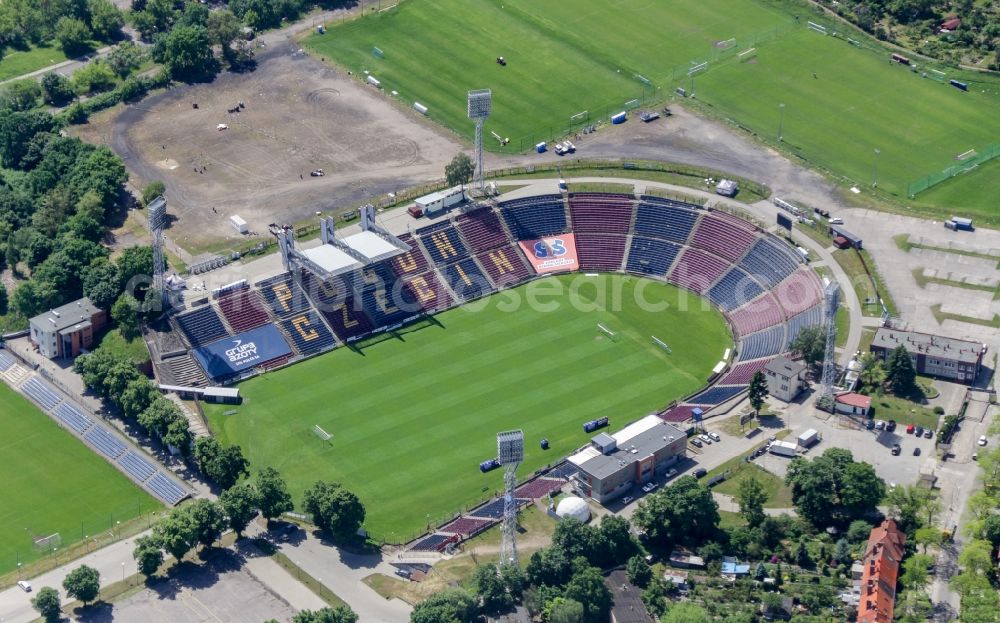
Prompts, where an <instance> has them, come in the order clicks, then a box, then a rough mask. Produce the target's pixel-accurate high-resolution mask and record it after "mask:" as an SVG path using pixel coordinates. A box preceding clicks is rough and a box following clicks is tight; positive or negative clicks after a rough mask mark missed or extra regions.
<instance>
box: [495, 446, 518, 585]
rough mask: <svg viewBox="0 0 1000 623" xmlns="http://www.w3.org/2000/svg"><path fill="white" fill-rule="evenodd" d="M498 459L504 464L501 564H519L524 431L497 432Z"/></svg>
mask: <svg viewBox="0 0 1000 623" xmlns="http://www.w3.org/2000/svg"><path fill="white" fill-rule="evenodd" d="M497 460H498V461H499V462H500V464H501V465H503V466H504V473H503V482H504V495H503V526H502V528H501V533H500V564H501V565H511V566H514V567H516V566H518V562H517V499H516V498H515V497H514V489H515V488H516V487H517V466H518V464H519V463H520V462H521V461H522V460H524V432H523V431H521V430H510V431H506V432H502V433H497Z"/></svg>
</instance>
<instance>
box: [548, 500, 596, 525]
mask: <svg viewBox="0 0 1000 623" xmlns="http://www.w3.org/2000/svg"><path fill="white" fill-rule="evenodd" d="M556 516H558V517H559V519H568V518H573V519H577V520H579V521H581V522H583V523H586V522H587V521H588V520H589V519H590V507H589V506H587V502H586V501H584V500H583V498H578V497H576V496H569V497H567V498H563V499H562V500H561V501H560V502H559V506H557V507H556Z"/></svg>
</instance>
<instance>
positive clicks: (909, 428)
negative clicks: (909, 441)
mask: <svg viewBox="0 0 1000 623" xmlns="http://www.w3.org/2000/svg"><path fill="white" fill-rule="evenodd" d="M915 428H916V427H915V426H914V425H913V424H909V425H908V426H907V427H906V434H907V435H912V434H913V429H915Z"/></svg>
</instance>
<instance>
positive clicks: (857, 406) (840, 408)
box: [834, 392, 872, 417]
mask: <svg viewBox="0 0 1000 623" xmlns="http://www.w3.org/2000/svg"><path fill="white" fill-rule="evenodd" d="M834 408H835V409H836V411H837V413H846V414H847V415H861V416H864V417H868V412H869V411H871V408H872V399H871V397H870V396H865V395H864V394H857V393H854V392H844V393H842V394H838V395H837V397H836V398H835V399H834Z"/></svg>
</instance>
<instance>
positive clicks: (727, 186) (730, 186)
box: [715, 180, 740, 197]
mask: <svg viewBox="0 0 1000 623" xmlns="http://www.w3.org/2000/svg"><path fill="white" fill-rule="evenodd" d="M738 192H740V185H739V184H737V183H736V182H735V181H733V180H720V181H719V183H718V184H716V185H715V194H717V195H722V196H723V197H735V196H736V193H738Z"/></svg>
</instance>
